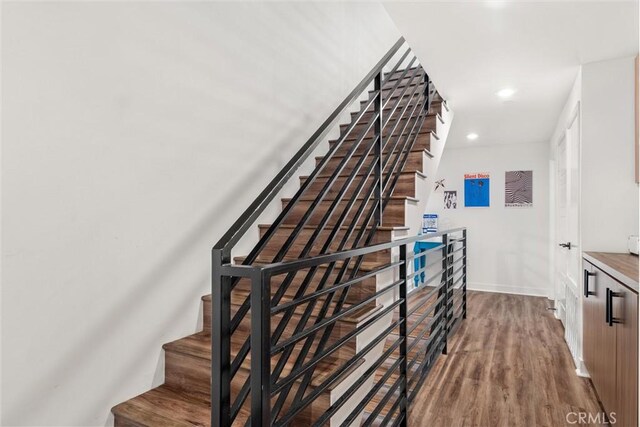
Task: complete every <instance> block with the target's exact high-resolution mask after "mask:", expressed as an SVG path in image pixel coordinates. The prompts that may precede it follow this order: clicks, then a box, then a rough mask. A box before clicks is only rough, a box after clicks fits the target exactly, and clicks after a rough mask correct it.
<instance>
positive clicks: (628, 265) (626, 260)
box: [583, 252, 638, 293]
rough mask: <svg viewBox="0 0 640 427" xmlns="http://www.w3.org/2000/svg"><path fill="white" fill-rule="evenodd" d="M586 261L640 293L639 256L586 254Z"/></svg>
mask: <svg viewBox="0 0 640 427" xmlns="http://www.w3.org/2000/svg"><path fill="white" fill-rule="evenodd" d="M583 257H584V259H585V260H587V261H589V262H590V263H591V264H593V265H595V266H596V267H598V268H599V269H601V270H602V271H604V272H605V273H607V274H608V275H609V276H611V277H613V278H614V279H616V280H617V281H619V282H621V283H622V284H623V285H625V286H627V287H628V288H630V289H631V290H633V291H635V292H636V293H637V292H638V256H637V255H632V254H628V253H611V252H585V253H584V254H583Z"/></svg>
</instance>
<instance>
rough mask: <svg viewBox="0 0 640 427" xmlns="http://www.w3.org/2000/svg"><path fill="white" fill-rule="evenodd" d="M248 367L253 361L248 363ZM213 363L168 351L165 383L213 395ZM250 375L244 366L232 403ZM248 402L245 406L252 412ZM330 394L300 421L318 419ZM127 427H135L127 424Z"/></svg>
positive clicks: (233, 387) (237, 377) (233, 384)
mask: <svg viewBox="0 0 640 427" xmlns="http://www.w3.org/2000/svg"><path fill="white" fill-rule="evenodd" d="M245 364H247V366H248V365H249V364H250V362H249V360H248V359H247V360H246V361H245ZM210 373H211V362H210V361H209V360H207V359H201V358H198V357H192V356H189V355H185V354H182V353H177V352H172V351H166V352H165V384H167V385H170V386H171V387H174V388H175V389H177V390H185V391H188V392H200V393H205V394H209V393H211V383H210V381H211V374H210ZM248 376H249V370H248V369H246V368H245V367H244V365H243V367H242V368H240V370H239V371H238V373H237V374H236V375H235V376H234V378H233V380H232V382H231V400H232V401H235V399H236V396H237V395H238V393H239V392H240V390H241V389H242V386H243V385H244V383H245V381H246V379H247V378H248ZM295 390H297V386H294V388H293V389H292V391H291V392H290V394H289V399H288V400H289V402H288V404H285V408H287V407H289V405H290V401H291V400H292V398H293V396H294V395H295ZM248 402H249V399H247V402H245V405H246V406H247V409H248ZM329 405H330V404H329V392H325V393H323V394H322V395H321V396H320V397H319V398H318V400H317V401H315V402H314V403H313V404H312V405H310V407H309V408H307V409H305V410H304V411H303V412H302V413H301V414H300V415H298V417H297V418H296V419H297V420H298V421H299V422H304V421H307V420H312V419H316V418H317V417H318V416H320V415H321V414H322V413H323V412H324V411H325V410H326V408H328V407H329ZM123 425H125V426H129V425H135V424H123Z"/></svg>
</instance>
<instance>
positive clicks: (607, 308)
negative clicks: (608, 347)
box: [604, 288, 613, 326]
mask: <svg viewBox="0 0 640 427" xmlns="http://www.w3.org/2000/svg"><path fill="white" fill-rule="evenodd" d="M604 317H605V322H607V323H608V324H609V326H613V323H612V322H611V320H610V319H611V289H609V288H607V295H606V297H605V300H604Z"/></svg>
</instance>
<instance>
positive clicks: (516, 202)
mask: <svg viewBox="0 0 640 427" xmlns="http://www.w3.org/2000/svg"><path fill="white" fill-rule="evenodd" d="M504 205H505V206H506V207H531V206H533V171H507V172H505V173H504Z"/></svg>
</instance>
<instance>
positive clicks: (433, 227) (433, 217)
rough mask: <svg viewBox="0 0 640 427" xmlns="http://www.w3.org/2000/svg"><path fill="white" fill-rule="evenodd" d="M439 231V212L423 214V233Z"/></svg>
mask: <svg viewBox="0 0 640 427" xmlns="http://www.w3.org/2000/svg"><path fill="white" fill-rule="evenodd" d="M437 231H438V214H427V213H426V214H423V215H422V234H426V233H435V232H437Z"/></svg>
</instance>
